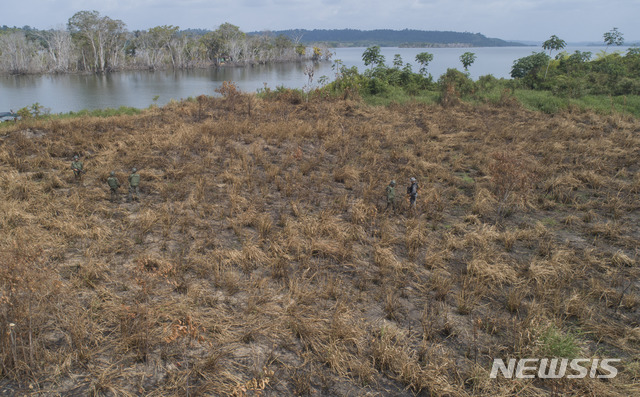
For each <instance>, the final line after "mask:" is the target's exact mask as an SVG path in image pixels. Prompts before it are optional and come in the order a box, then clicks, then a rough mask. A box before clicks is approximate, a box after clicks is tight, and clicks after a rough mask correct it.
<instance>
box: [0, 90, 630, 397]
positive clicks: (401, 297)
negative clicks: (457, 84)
mask: <svg viewBox="0 0 640 397" xmlns="http://www.w3.org/2000/svg"><path fill="white" fill-rule="evenodd" d="M223 94H224V97H223V98H212V97H206V96H203V97H199V98H198V99H197V100H196V101H193V102H189V101H185V102H176V103H171V104H169V105H167V106H165V107H164V108H156V109H150V110H148V111H145V112H143V113H142V114H140V115H136V116H119V117H113V118H106V119H105V118H91V117H87V118H77V119H72V120H55V121H42V120H33V121H28V122H22V123H17V124H12V125H11V126H7V127H6V128H5V133H4V134H3V135H2V137H0V212H2V216H0V250H2V252H1V254H0V265H1V266H0V331H1V332H0V348H1V349H2V359H1V362H0V373H1V374H2V377H3V378H2V379H3V382H4V383H2V385H3V387H4V388H5V389H6V390H7V393H9V394H25V393H37V394H82V395H86V394H94V395H101V394H123V395H136V394H144V395H147V394H148V395H237V396H244V395H296V394H297V395H305V394H318V395H360V394H367V393H369V394H380V395H407V396H409V395H424V394H431V395H451V396H464V395H504V396H507V395H513V394H515V393H518V392H520V393H522V392H526V394H527V395H532V396H534V395H547V394H549V392H553V393H556V394H559V395H560V394H562V395H583V394H584V393H591V394H597V395H620V394H622V395H633V394H637V393H638V392H639V390H638V387H637V376H636V374H635V373H634V368H635V367H637V365H636V364H637V363H636V362H635V361H634V360H635V357H637V356H638V354H640V349H639V348H638V346H639V345H638V343H639V341H640V337H639V336H638V333H637V324H638V318H639V316H640V312H639V310H640V298H638V297H639V296H640V289H639V286H638V284H637V283H636V282H635V281H634V280H637V279H638V276H640V274H639V270H638V260H637V257H638V250H637V244H636V242H637V241H638V233H639V231H638V227H637V226H636V225H637V224H638V212H637V209H638V208H640V200H639V198H638V197H639V196H638V192H640V182H639V181H640V179H639V178H638V176H637V175H638V172H637V171H638V168H637V164H636V163H637V156H636V153H635V152H634V148H637V147H638V146H639V145H640V138H638V136H637V133H636V132H637V125H636V124H637V123H636V122H635V121H634V120H630V119H626V118H622V119H620V120H617V119H616V120H612V119H610V118H608V117H604V116H598V115H595V114H589V113H584V112H583V113H576V112H574V113H571V112H569V113H567V114H560V115H555V116H553V117H551V116H548V115H544V114H537V113H531V112H528V111H525V110H523V109H521V108H519V107H515V106H512V105H510V104H509V103H510V102H509V101H505V102H504V103H503V104H502V105H500V106H499V107H495V106H490V105H482V106H478V107H471V106H468V105H465V104H455V103H453V102H452V103H450V105H451V106H447V107H445V108H442V107H439V106H431V107H429V106H425V105H422V104H418V103H411V104H406V105H394V106H390V107H388V108H369V107H367V106H366V105H364V104H362V103H361V102H358V101H352V100H332V101H323V100H321V99H318V98H311V99H309V101H298V100H297V99H296V98H294V97H286V98H282V99H281V100H278V99H274V100H261V99H258V98H255V97H254V96H251V95H246V94H242V93H239V92H237V90H236V89H234V86H232V85H227V86H225V87H224V93H223ZM76 153H78V154H80V155H81V156H82V159H83V161H84V162H85V168H86V169H87V173H86V174H84V175H83V177H82V179H81V180H80V181H75V180H74V177H73V176H72V175H71V171H70V169H69V163H70V161H71V158H72V156H73V155H74V154H76ZM134 166H135V167H137V168H138V169H139V170H140V174H141V176H142V183H141V198H140V201H138V202H131V203H130V202H127V201H126V200H125V198H126V181H127V176H128V175H129V173H130V170H131V167H134ZM111 170H114V171H115V172H116V176H117V177H118V179H119V180H120V182H121V183H123V188H121V189H120V192H119V196H118V200H117V202H116V203H111V202H110V201H109V192H108V188H107V185H106V177H107V176H108V175H109V171H111ZM410 177H416V178H418V181H419V184H420V191H419V195H418V201H417V210H416V212H415V214H410V213H409V208H408V200H407V197H406V195H405V193H406V186H407V185H408V180H409V178H410ZM392 179H395V180H396V181H397V182H398V185H397V187H396V200H397V204H398V208H397V211H396V212H394V211H390V210H386V196H385V187H386V186H387V184H388V183H389V181H390V180H392ZM551 324H553V326H554V327H555V329H557V330H558V333H559V335H568V334H569V335H575V340H574V342H575V344H576V345H578V346H579V347H580V349H582V350H581V354H584V355H585V356H586V357H595V356H599V357H600V356H602V357H609V358H621V359H622V360H623V363H622V364H621V367H620V368H619V369H620V374H619V375H618V377H617V378H615V379H614V380H611V381H607V382H605V381H603V380H601V379H593V380H591V379H590V380H584V381H582V380H581V381H580V382H578V380H573V381H569V380H566V381H565V380H561V381H557V382H549V381H547V380H542V379H534V380H529V381H526V383H520V382H515V383H514V382H513V381H511V380H505V379H498V380H491V379H489V378H488V372H489V371H490V368H491V364H492V362H493V358H503V359H508V358H510V357H517V358H522V357H532V355H535V354H541V353H540V352H542V351H549V348H550V346H545V342H544V341H545V340H548V338H547V339H545V338H543V335H544V332H545V330H546V329H549V327H550V325H551ZM545 349H546V350H545ZM523 385H524V389H522V388H521V386H523ZM30 387H31V388H30Z"/></svg>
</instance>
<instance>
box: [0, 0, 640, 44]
mask: <svg viewBox="0 0 640 397" xmlns="http://www.w3.org/2000/svg"><path fill="white" fill-rule="evenodd" d="M93 10H95V11H98V12H99V13H100V15H102V16H108V17H109V18H111V19H118V20H121V21H122V22H124V23H125V25H126V27H127V29H128V30H130V31H133V30H144V29H149V28H152V27H155V26H161V25H173V26H179V27H180V29H188V28H198V29H211V30H213V29H216V28H217V27H218V26H219V25H221V24H223V23H225V22H229V23H231V24H233V25H236V26H238V27H239V28H240V30H242V31H244V32H252V31H264V30H284V29H310V30H311V29H347V28H349V29H360V30H372V29H395V30H401V29H419V30H442V31H456V32H471V33H481V34H483V35H485V36H487V37H494V38H500V39H504V40H522V41H539V42H541V41H544V40H547V39H548V38H549V37H550V36H551V35H556V36H558V37H560V38H561V39H563V40H565V41H567V42H593V43H602V42H603V38H602V36H603V34H604V33H605V32H608V31H610V30H611V29H612V28H614V27H617V28H618V30H619V31H620V32H622V33H623V35H624V38H625V41H626V42H627V43H630V42H633V41H636V42H637V41H640V23H638V21H637V19H638V16H639V15H640V0H607V1H605V0H235V1H234V0H65V1H60V0H22V1H11V2H3V4H2V13H1V15H0V26H1V25H7V26H17V27H22V26H25V25H29V26H31V27H34V28H37V29H51V28H60V27H64V26H66V23H67V21H68V20H69V18H71V17H72V16H73V15H74V14H75V13H76V12H78V11H93Z"/></svg>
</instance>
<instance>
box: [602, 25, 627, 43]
mask: <svg viewBox="0 0 640 397" xmlns="http://www.w3.org/2000/svg"><path fill="white" fill-rule="evenodd" d="M603 38H604V43H605V44H606V45H607V47H609V46H610V45H615V46H621V45H623V44H624V37H623V35H622V32H620V31H619V30H618V28H613V29H611V30H610V31H608V32H606V33H605V34H604V35H603Z"/></svg>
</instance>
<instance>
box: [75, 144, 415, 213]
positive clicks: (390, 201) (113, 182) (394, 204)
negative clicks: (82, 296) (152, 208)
mask: <svg viewBox="0 0 640 397" xmlns="http://www.w3.org/2000/svg"><path fill="white" fill-rule="evenodd" d="M71 170H73V175H74V177H75V179H76V181H78V182H79V181H80V180H81V178H82V174H84V173H85V170H84V164H83V163H82V161H81V160H80V157H79V156H78V155H77V154H76V155H75V156H73V161H72V162H71ZM107 185H108V186H109V190H110V192H111V201H112V202H117V201H118V189H119V188H120V181H119V180H118V178H117V177H116V173H115V171H111V172H110V173H109V177H108V178H107ZM418 189H419V186H418V181H417V180H416V178H414V177H411V178H410V179H409V186H407V197H408V198H409V212H410V213H414V214H415V211H416V199H417V198H418ZM386 196H387V207H386V208H385V211H387V210H389V209H391V210H393V213H394V214H395V213H397V212H398V207H399V205H398V204H399V202H398V201H397V200H396V181H395V180H392V181H391V182H390V183H389V185H388V186H387V189H386ZM139 197H140V174H138V170H137V169H136V168H135V167H134V168H132V169H131V174H130V175H129V195H128V197H127V201H129V202H131V201H134V200H135V201H137V200H139Z"/></svg>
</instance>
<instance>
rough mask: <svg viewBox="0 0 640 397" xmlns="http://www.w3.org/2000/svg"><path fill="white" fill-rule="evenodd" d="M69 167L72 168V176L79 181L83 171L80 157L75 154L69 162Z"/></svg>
mask: <svg viewBox="0 0 640 397" xmlns="http://www.w3.org/2000/svg"><path fill="white" fill-rule="evenodd" d="M71 169H72V170H73V176H75V178H76V181H77V182H78V181H80V178H81V177H82V173H83V172H84V168H83V164H82V161H80V157H79V156H78V155H77V154H76V155H75V156H73V161H72V162H71Z"/></svg>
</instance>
